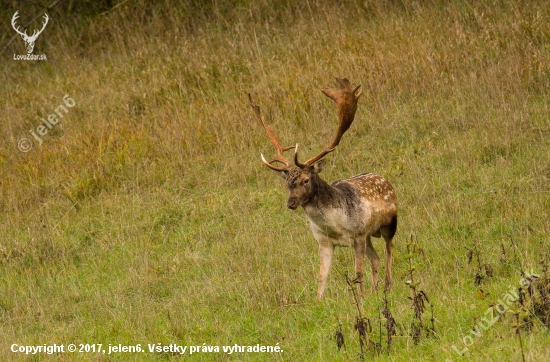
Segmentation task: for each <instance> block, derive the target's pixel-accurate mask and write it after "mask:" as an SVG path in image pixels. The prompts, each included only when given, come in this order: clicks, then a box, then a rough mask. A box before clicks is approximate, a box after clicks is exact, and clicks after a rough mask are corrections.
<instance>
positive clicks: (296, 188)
mask: <svg viewBox="0 0 550 362" xmlns="http://www.w3.org/2000/svg"><path fill="white" fill-rule="evenodd" d="M336 81H337V82H338V83H339V85H340V88H327V89H323V93H324V94H325V95H326V96H328V97H329V98H332V99H333V100H334V101H336V106H337V110H338V130H337V131H336V137H335V138H334V140H333V141H332V143H331V144H330V145H329V146H328V147H326V148H325V149H324V150H323V151H322V152H321V153H319V154H318V155H317V156H315V157H312V158H310V159H309V160H307V161H306V162H304V163H302V162H299V161H298V144H296V146H290V147H282V146H281V143H280V142H279V139H278V138H277V136H275V133H274V132H273V130H272V129H271V127H270V126H269V125H268V124H267V123H266V121H265V119H264V118H263V116H262V114H261V112H260V107H259V106H257V105H255V104H253V103H252V97H251V96H250V94H249V95H248V97H249V100H250V105H251V106H252V108H253V110H254V112H255V113H256V116H257V117H258V118H259V119H260V121H261V122H262V125H263V126H264V128H265V130H266V132H267V135H268V137H269V139H270V140H271V143H273V145H274V146H275V150H276V152H277V156H276V157H275V158H274V159H273V160H271V161H266V159H265V158H264V156H263V155H261V156H262V162H263V163H264V164H265V165H266V166H267V167H269V168H270V169H272V170H274V171H276V172H277V173H278V174H279V175H280V176H281V177H283V178H284V179H285V180H286V186H287V188H288V191H289V198H288V201H287V207H288V208H290V209H292V210H294V209H296V208H297V207H299V206H302V208H303V209H304V211H305V213H306V215H307V216H308V218H309V223H310V227H311V231H313V235H314V236H315V239H316V240H317V242H318V243H319V256H320V261H321V268H320V272H319V288H318V290H317V298H318V299H321V298H322V297H323V292H324V290H325V286H326V283H327V277H328V273H329V269H330V265H331V261H332V255H333V252H334V247H335V246H347V247H352V246H353V247H354V249H355V274H356V275H357V279H356V281H357V282H358V283H359V285H360V290H361V294H362V295H363V296H364V295H365V285H364V281H363V270H364V260H365V253H366V256H368V258H369V260H370V263H371V268H372V290H373V291H376V289H377V286H378V272H379V267H380V258H379V257H378V254H377V253H376V250H374V248H373V246H372V242H371V236H374V237H380V236H382V237H383V238H384V240H385V242H386V280H385V281H386V288H390V287H391V282H392V277H391V265H392V247H393V242H392V240H393V236H394V235H395V232H396V230H397V197H396V195H395V192H394V189H393V187H392V185H391V184H390V183H389V182H388V181H386V180H385V179H383V178H382V177H380V176H378V175H375V174H372V173H364V174H361V175H357V176H353V177H351V178H348V179H345V180H339V181H335V182H333V183H332V184H330V185H329V184H328V183H327V182H326V181H325V180H323V179H322V178H321V177H320V176H319V173H320V172H321V171H322V170H323V167H324V166H325V160H322V158H323V157H324V156H326V155H327V154H328V153H330V152H332V151H334V149H335V148H336V146H338V144H339V143H340V139H341V138H342V136H343V134H344V133H345V132H346V131H347V130H348V128H349V127H350V126H351V123H352V122H353V119H354V117H355V111H356V110H357V100H358V99H359V96H360V95H361V91H359V93H356V92H357V90H358V89H359V87H360V85H358V86H356V87H355V88H352V87H351V85H350V82H349V81H348V80H347V79H345V78H344V79H341V78H336ZM293 148H294V166H292V164H291V162H290V161H289V160H288V159H286V158H285V157H284V156H283V153H284V152H285V151H288V150H290V149H293ZM318 161H319V162H318ZM276 162H277V163H279V164H281V165H282V166H280V165H278V166H275V165H273V164H274V163H276Z"/></svg>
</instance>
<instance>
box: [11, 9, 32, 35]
mask: <svg viewBox="0 0 550 362" xmlns="http://www.w3.org/2000/svg"><path fill="white" fill-rule="evenodd" d="M18 14H19V10H17V11H16V12H15V14H13V17H12V18H11V26H12V27H13V29H14V30H15V31H16V32H17V33H18V34H19V35H21V36H28V35H27V30H25V32H24V33H22V32H21V31H20V30H19V26H17V28H16V20H17V19H18V18H19V15H18Z"/></svg>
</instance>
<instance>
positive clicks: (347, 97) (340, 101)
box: [294, 77, 361, 168]
mask: <svg viewBox="0 0 550 362" xmlns="http://www.w3.org/2000/svg"><path fill="white" fill-rule="evenodd" d="M336 81H337V82H338V84H339V85H340V88H325V89H323V90H322V92H323V93H324V94H325V95H326V96H327V97H329V98H331V99H333V100H334V101H335V102H336V108H337V110H338V130H337V131H336V137H335V138H334V140H333V141H332V143H331V144H330V145H329V146H328V147H327V148H325V149H324V150H323V151H322V152H321V153H319V154H318V155H317V156H315V157H312V158H310V159H309V160H307V161H306V162H304V163H300V162H298V148H296V149H295V151H294V163H295V164H296V166H298V167H302V168H303V167H308V166H311V165H312V164H313V163H315V162H317V161H319V160H320V159H321V158H323V157H324V156H326V155H327V154H328V153H330V152H332V151H334V149H335V148H336V146H338V144H339V143H340V139H341V138H342V136H343V135H344V133H346V131H347V130H348V129H349V127H350V126H351V124H352V123H353V119H354V118H355V111H357V101H358V100H359V97H360V96H361V91H359V92H358V93H357V94H356V93H355V92H357V90H358V89H359V88H360V87H361V85H360V84H359V85H357V86H356V87H355V88H353V89H352V88H351V84H350V82H349V80H347V79H346V78H338V77H336Z"/></svg>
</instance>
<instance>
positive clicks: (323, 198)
mask: <svg viewBox="0 0 550 362" xmlns="http://www.w3.org/2000/svg"><path fill="white" fill-rule="evenodd" d="M311 182H312V184H311V186H312V187H313V193H312V195H311V198H310V199H309V201H308V202H307V204H313V205H316V206H317V207H319V206H321V207H322V206H327V205H330V204H332V199H333V197H334V196H335V194H336V191H337V190H336V189H335V188H334V187H332V186H330V185H329V184H328V183H327V182H326V181H325V180H323V179H322V178H321V177H320V176H319V175H317V174H315V175H313V177H311Z"/></svg>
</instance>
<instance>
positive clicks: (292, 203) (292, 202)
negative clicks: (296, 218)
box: [286, 197, 298, 210]
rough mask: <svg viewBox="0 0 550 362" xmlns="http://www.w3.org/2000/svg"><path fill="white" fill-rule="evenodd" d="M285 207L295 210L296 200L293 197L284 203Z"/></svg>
mask: <svg viewBox="0 0 550 362" xmlns="http://www.w3.org/2000/svg"><path fill="white" fill-rule="evenodd" d="M286 207H288V208H289V209H291V210H294V209H296V208H297V207H298V201H297V200H296V198H295V197H291V198H289V199H288V201H287V202H286Z"/></svg>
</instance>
